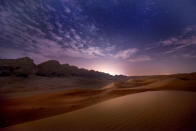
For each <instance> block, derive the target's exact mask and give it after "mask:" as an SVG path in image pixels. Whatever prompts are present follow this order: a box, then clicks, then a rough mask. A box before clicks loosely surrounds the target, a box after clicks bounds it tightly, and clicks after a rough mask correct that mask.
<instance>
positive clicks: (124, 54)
mask: <svg viewBox="0 0 196 131" xmlns="http://www.w3.org/2000/svg"><path fill="white" fill-rule="evenodd" d="M136 52H138V49H136V48H132V49H127V50H122V51H119V52H118V53H117V54H116V55H115V56H114V57H115V58H120V59H127V58H129V57H130V56H132V55H134V54H135V53H136Z"/></svg>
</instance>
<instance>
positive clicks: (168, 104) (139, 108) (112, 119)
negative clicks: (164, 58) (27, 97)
mask: <svg viewBox="0 0 196 131" xmlns="http://www.w3.org/2000/svg"><path fill="white" fill-rule="evenodd" d="M195 104H196V92H185V91H153V92H144V93H137V94H132V95H128V96H123V97H119V98H115V99H112V100H108V101H105V102H102V103H100V104H96V105H94V106H91V107H87V108H84V109H81V110H78V111H74V112H70V113H67V114H63V115H58V116H55V117H50V118H47V119H42V120H38V121H34V122H29V123H25V124H20V125H16V126H12V127H9V128H7V129H6V131H7V130H8V131H56V130H63V131H69V130H71V131H95V130H97V131H107V130H112V131H115V130H116V131H117V130H119V131H125V130H139V131H144V130H145V131H146V130H149V131H152V130H163V131H166V130H167V131H168V130H171V131H174V130H178V131H180V130H196V124H195V122H196V105H195ZM54 106H55V105H54Z"/></svg>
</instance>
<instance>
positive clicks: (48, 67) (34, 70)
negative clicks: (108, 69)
mask: <svg viewBox="0 0 196 131" xmlns="http://www.w3.org/2000/svg"><path fill="white" fill-rule="evenodd" d="M10 75H16V76H29V75H39V76H46V77H70V76H74V77H87V78H102V79H105V78H107V79H113V78H115V77H114V76H111V75H109V74H106V73H103V72H98V71H94V70H90V71H89V70H86V69H80V68H78V67H76V66H71V65H69V64H60V63H59V62H58V61H56V60H49V61H46V62H43V63H41V64H39V65H35V64H34V62H33V60H32V59H30V58H28V57H24V58H20V59H0V76H10Z"/></svg>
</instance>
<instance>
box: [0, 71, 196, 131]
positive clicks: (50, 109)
mask: <svg viewBox="0 0 196 131" xmlns="http://www.w3.org/2000/svg"><path fill="white" fill-rule="evenodd" d="M3 79H5V78H3ZM6 79H7V80H6V81H5V80H2V81H4V85H5V86H4V88H1V90H0V93H1V94H2V95H1V96H2V98H1V99H0V100H1V101H0V103H1V108H0V117H1V120H0V123H1V124H0V126H1V127H2V128H1V129H3V128H5V127H8V128H7V129H14V130H16V131H21V130H31V129H32V130H36V131H39V130H57V129H61V130H69V129H70V130H96V129H97V130H127V129H132V130H144V129H145V130H147V129H149V130H153V129H154V130H157V129H162V130H166V129H167V130H170V129H171V130H191V129H196V128H195V125H194V121H195V120H196V119H195V118H196V115H195V107H196V106H195V103H196V74H190V75H172V76H156V77H142V78H134V79H130V80H128V81H123V82H116V83H110V84H108V85H107V86H104V87H103V88H93V89H90V88H78V89H72V88H69V89H66V88H64V87H65V85H66V84H68V85H67V86H66V87H71V86H69V85H70V84H69V82H70V80H67V81H65V78H41V79H40V78H32V79H33V80H23V79H22V80H21V78H11V80H10V78H6ZM13 79H20V80H18V81H16V83H12V81H13ZM66 79H67V78H66ZM71 80H72V82H70V83H72V85H73V83H77V86H78V87H79V86H80V85H82V86H85V85H88V86H90V85H94V86H96V87H97V84H96V83H99V82H101V81H100V80H99V81H97V80H94V81H93V82H91V81H89V80H88V81H81V80H80V82H78V79H73V78H71ZM73 80H74V82H73ZM33 81H34V82H33ZM38 81H40V82H38ZM51 81H55V84H54V83H53V82H51ZM95 81H96V83H95ZM58 82H64V83H61V84H58ZM33 83H36V86H37V88H34V86H33ZM106 83H107V82H104V83H102V84H101V85H100V83H99V84H98V85H99V86H103V85H105V84H106ZM18 85H20V86H21V87H20V86H18ZM28 85H29V87H30V88H29V89H27V88H25V87H26V86H27V87H28ZM34 85H35V84H34ZM52 85H53V87H52ZM59 85H60V87H61V88H60V90H59V88H57V86H59ZM6 87H9V88H6ZM43 87H45V88H43ZM48 87H49V88H48ZM73 87H74V86H73ZM15 89H17V90H15ZM45 90H46V91H45ZM44 91H45V92H44ZM39 124H40V125H39ZM94 128H95V129H94Z"/></svg>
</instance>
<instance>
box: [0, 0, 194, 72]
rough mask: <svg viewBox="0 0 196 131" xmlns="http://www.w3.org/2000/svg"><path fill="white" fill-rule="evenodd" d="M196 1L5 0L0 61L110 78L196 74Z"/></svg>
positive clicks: (0, 11) (0, 3)
mask: <svg viewBox="0 0 196 131" xmlns="http://www.w3.org/2000/svg"><path fill="white" fill-rule="evenodd" d="M195 12H196V1H195V0H85V1H80V0H28V1H25V0H17V1H13V0H12V1H11V0H0V27H1V28H0V57H1V58H18V57H23V56H29V57H31V58H33V59H34V61H35V62H36V63H40V62H43V61H45V60H48V59H55V60H59V61H60V62H61V63H69V64H73V65H76V66H79V67H81V68H87V69H94V70H99V71H104V72H108V73H111V74H126V75H151V74H170V73H181V72H193V71H196V69H195V67H196V14H195Z"/></svg>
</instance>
